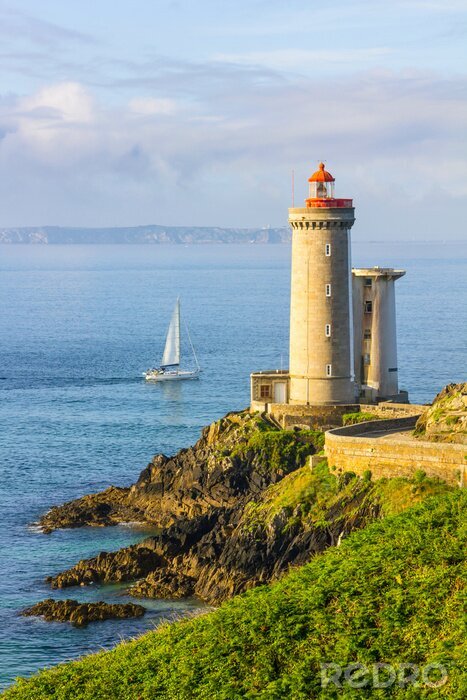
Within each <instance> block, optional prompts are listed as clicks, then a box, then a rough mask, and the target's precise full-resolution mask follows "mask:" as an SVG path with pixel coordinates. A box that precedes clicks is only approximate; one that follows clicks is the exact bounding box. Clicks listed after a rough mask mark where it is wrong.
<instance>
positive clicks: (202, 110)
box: [0, 61, 467, 237]
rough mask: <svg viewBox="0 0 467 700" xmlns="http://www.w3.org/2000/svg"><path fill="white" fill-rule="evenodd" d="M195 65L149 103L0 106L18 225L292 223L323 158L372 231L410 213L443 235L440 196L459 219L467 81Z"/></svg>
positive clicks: (58, 91)
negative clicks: (294, 200)
mask: <svg viewBox="0 0 467 700" xmlns="http://www.w3.org/2000/svg"><path fill="white" fill-rule="evenodd" d="M183 65H184V64H183V63H182V62H176V63H175V64H174V63H171V62H169V61H164V62H162V64H151V65H147V66H146V67H145V70H143V71H142V75H141V76H140V77H138V76H135V79H136V81H137V82H136V86H135V85H134V84H133V85H132V89H133V93H134V92H135V91H136V94H131V95H129V96H127V97H126V98H125V97H123V96H122V94H121V93H120V96H119V100H118V101H115V102H114V104H112V105H109V104H108V102H106V101H104V100H103V99H102V96H101V95H98V94H97V92H96V91H94V90H93V89H91V88H90V87H89V86H85V85H83V84H81V83H79V82H76V81H64V82H60V83H57V84H51V85H47V86H45V87H43V88H42V89H40V90H38V91H36V92H34V93H33V94H31V95H29V96H25V97H21V96H18V97H12V96H9V97H8V98H4V99H3V100H1V101H0V178H1V179H2V180H3V182H6V183H7V184H6V185H5V187H6V188H7V190H8V191H7V192H6V196H5V197H4V198H3V202H4V204H5V203H6V202H9V207H10V210H9V217H10V222H12V223H15V224H19V223H24V219H23V220H22V221H18V218H16V220H14V217H15V216H16V217H18V211H21V213H22V212H24V211H27V216H28V221H27V222H26V223H37V221H38V220H41V221H43V222H44V223H69V224H76V225H91V224H97V223H100V224H102V225H104V224H112V225H114V224H115V223H116V222H117V223H121V224H134V223H145V222H148V221H156V222H157V221H161V222H166V223H186V224H196V223H198V224H207V223H211V224H219V225H227V224H231V225H245V226H246V225H250V224H252V225H256V224H264V223H271V224H277V223H281V222H283V221H284V219H285V211H286V206H287V204H288V201H287V200H288V192H289V182H288V179H289V174H290V170H291V168H292V167H295V168H296V169H297V177H296V182H297V197H298V190H299V188H300V183H301V182H302V180H303V183H305V180H306V176H307V174H308V170H310V169H312V168H313V167H314V165H315V162H316V161H317V160H318V159H320V158H325V159H327V160H328V164H329V167H330V169H331V170H332V171H333V172H334V174H336V176H337V178H338V187H339V191H341V192H342V193H344V194H346V195H349V194H353V195H355V196H356V197H357V198H359V201H360V202H361V206H362V209H361V219H362V220H363V222H365V220H366V221H367V224H366V226H367V228H368V229H370V228H371V227H372V226H373V223H372V222H373V219H375V220H378V222H379V218H378V217H379V216H380V214H379V213H380V212H381V210H382V208H384V207H390V210H391V212H392V214H391V215H392V216H394V217H396V220H397V221H405V220H406V219H404V217H406V214H405V210H406V209H407V205H408V203H410V207H412V211H413V212H418V213H419V215H420V216H421V217H422V218H420V222H421V223H420V226H422V227H424V229H423V230H428V229H427V227H429V226H434V223H433V222H431V223H430V214H429V211H428V210H427V207H426V201H427V199H429V198H430V197H433V196H434V193H436V196H437V198H438V201H439V198H440V197H442V198H443V199H444V202H445V205H446V207H447V208H450V209H451V215H452V216H454V214H452V212H453V211H455V207H456V206H457V204H456V201H457V198H459V197H462V196H465V195H466V194H467V190H466V184H465V183H466V182H467V168H466V165H465V162H466V161H465V153H463V151H464V150H465V142H466V140H465V130H466V126H465V125H466V123H467V100H466V98H465V94H466V88H467V78H466V77H465V76H459V77H458V78H456V80H454V79H453V80H448V79H444V78H441V77H439V76H436V75H430V74H419V73H416V72H413V71H412V72H405V73H404V72H402V73H394V72H389V71H385V72H383V71H378V72H364V73H359V74H353V75H351V76H347V77H346V78H341V79H339V80H337V79H335V80H333V81H327V80H322V81H320V80H312V79H309V78H303V77H302V78H296V79H291V78H290V77H289V78H288V79H284V77H283V76H280V75H278V76H277V77H275V74H274V72H271V71H270V70H269V69H267V70H265V71H264V72H263V71H262V70H261V69H259V68H255V69H254V70H246V69H245V68H244V67H243V66H240V67H237V66H236V65H227V64H222V63H221V62H216V63H215V64H208V63H207V64H201V63H199V64H195V65H192V66H190V67H189V69H187V70H184V67H183ZM152 71H154V74H153V75H151V73H152ZM169 77H171V78H172V79H173V78H175V81H176V83H177V87H176V89H175V88H174V87H173V85H174V83H173V80H172V88H173V94H171V96H170V97H168V96H167V91H166V90H165V81H166V80H167V79H168V78H169ZM138 81H141V82H138ZM138 87H139V88H140V94H139V95H138V94H137V92H138ZM195 97H196V99H195ZM440 173H441V174H442V175H441V176H440ZM300 196H301V195H300ZM21 202H23V204H22V205H21ZM44 202H46V203H47V206H46V205H45V204H44ZM6 211H7V210H6V209H5V206H4V214H5V212H6ZM364 212H366V213H364ZM39 215H40V219H39V218H38V217H39ZM414 216H415V215H414ZM43 217H47V218H43ZM115 217H116V219H115ZM372 217H373V218H372ZM437 221H439V222H441V212H439V214H438V219H437ZM2 223H4V224H5V225H6V221H5V219H3V222H2ZM378 225H379V226H382V232H384V231H387V227H388V225H389V224H388V223H382V224H381V223H380V222H379V223H378ZM440 225H441V224H440ZM443 225H444V224H443ZM369 234H370V232H369ZM372 235H373V237H374V233H372Z"/></svg>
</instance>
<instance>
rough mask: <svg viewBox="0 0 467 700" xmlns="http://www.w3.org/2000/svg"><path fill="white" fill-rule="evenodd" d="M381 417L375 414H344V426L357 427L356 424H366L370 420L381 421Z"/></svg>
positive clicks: (361, 412) (359, 412)
mask: <svg viewBox="0 0 467 700" xmlns="http://www.w3.org/2000/svg"><path fill="white" fill-rule="evenodd" d="M379 418H380V417H379V416H377V415H375V414H374V413H365V412H364V411H357V412H356V413H344V415H343V416H342V425H355V424H356V423H365V422H366V421H370V420H379Z"/></svg>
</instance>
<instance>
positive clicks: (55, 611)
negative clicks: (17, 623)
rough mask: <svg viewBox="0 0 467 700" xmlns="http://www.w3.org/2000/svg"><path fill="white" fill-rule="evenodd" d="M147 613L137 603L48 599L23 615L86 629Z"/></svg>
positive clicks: (25, 611) (27, 609) (24, 611)
mask: <svg viewBox="0 0 467 700" xmlns="http://www.w3.org/2000/svg"><path fill="white" fill-rule="evenodd" d="M145 612H146V608H144V607H143V606H142V605H136V604H135V603H114V604H110V603H103V602H97V603H80V602H79V601H77V600H70V599H67V600H53V599H52V598H48V599H47V600H42V601H41V602H40V603H36V605H33V606H32V607H31V608H26V610H23V611H22V613H21V615H24V616H40V617H43V618H44V619H45V620H46V621H47V622H71V624H72V625H74V626H75V627H84V626H86V625H87V624H88V623H89V622H97V621H102V620H109V619H123V618H128V617H141V616H142V615H144V613H145Z"/></svg>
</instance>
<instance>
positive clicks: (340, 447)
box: [324, 416, 467, 486]
mask: <svg viewBox="0 0 467 700" xmlns="http://www.w3.org/2000/svg"><path fill="white" fill-rule="evenodd" d="M415 420H416V417H415V416H413V417H410V416H409V417H406V418H400V419H392V420H384V421H371V422H368V423H361V424H359V425H353V426H346V427H344V428H336V429H334V430H329V431H328V432H327V433H326V440H325V448H324V449H325V453H326V457H327V459H328V464H329V466H330V467H336V468H337V469H338V470H339V471H353V472H355V473H356V474H360V475H361V474H363V472H365V471H367V470H369V471H371V473H372V475H373V477H375V478H380V477H395V476H406V477H407V476H413V475H414V473H415V472H416V471H418V470H422V471H424V472H425V473H426V474H427V476H431V477H439V478H440V479H443V480H444V481H447V482H448V483H449V484H452V485H458V486H465V469H466V464H467V459H466V458H467V450H466V448H465V447H464V446H462V445H454V444H446V443H443V444H441V443H433V442H427V441H422V440H418V439H416V438H413V439H404V438H401V437H397V436H395V437H394V438H391V437H385V438H384V440H382V439H378V438H376V437H371V433H372V432H375V431H380V430H382V429H384V430H397V429H401V430H402V429H404V428H407V426H408V425H410V426H411V425H414V424H415ZM362 433H368V436H365V435H363V436H362Z"/></svg>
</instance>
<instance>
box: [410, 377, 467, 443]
mask: <svg viewBox="0 0 467 700" xmlns="http://www.w3.org/2000/svg"><path fill="white" fill-rule="evenodd" d="M415 435H416V436H417V437H420V438H422V439H423V440H432V441H433V442H451V443H459V444H461V445H467V383H464V384H448V385H447V386H446V387H444V389H443V390H442V391H440V393H439V394H438V395H437V396H436V397H435V400H434V401H433V403H432V405H431V406H430V407H429V408H427V410H426V411H424V412H423V414H422V415H421V416H420V418H419V419H418V421H417V425H416V427H415Z"/></svg>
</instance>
